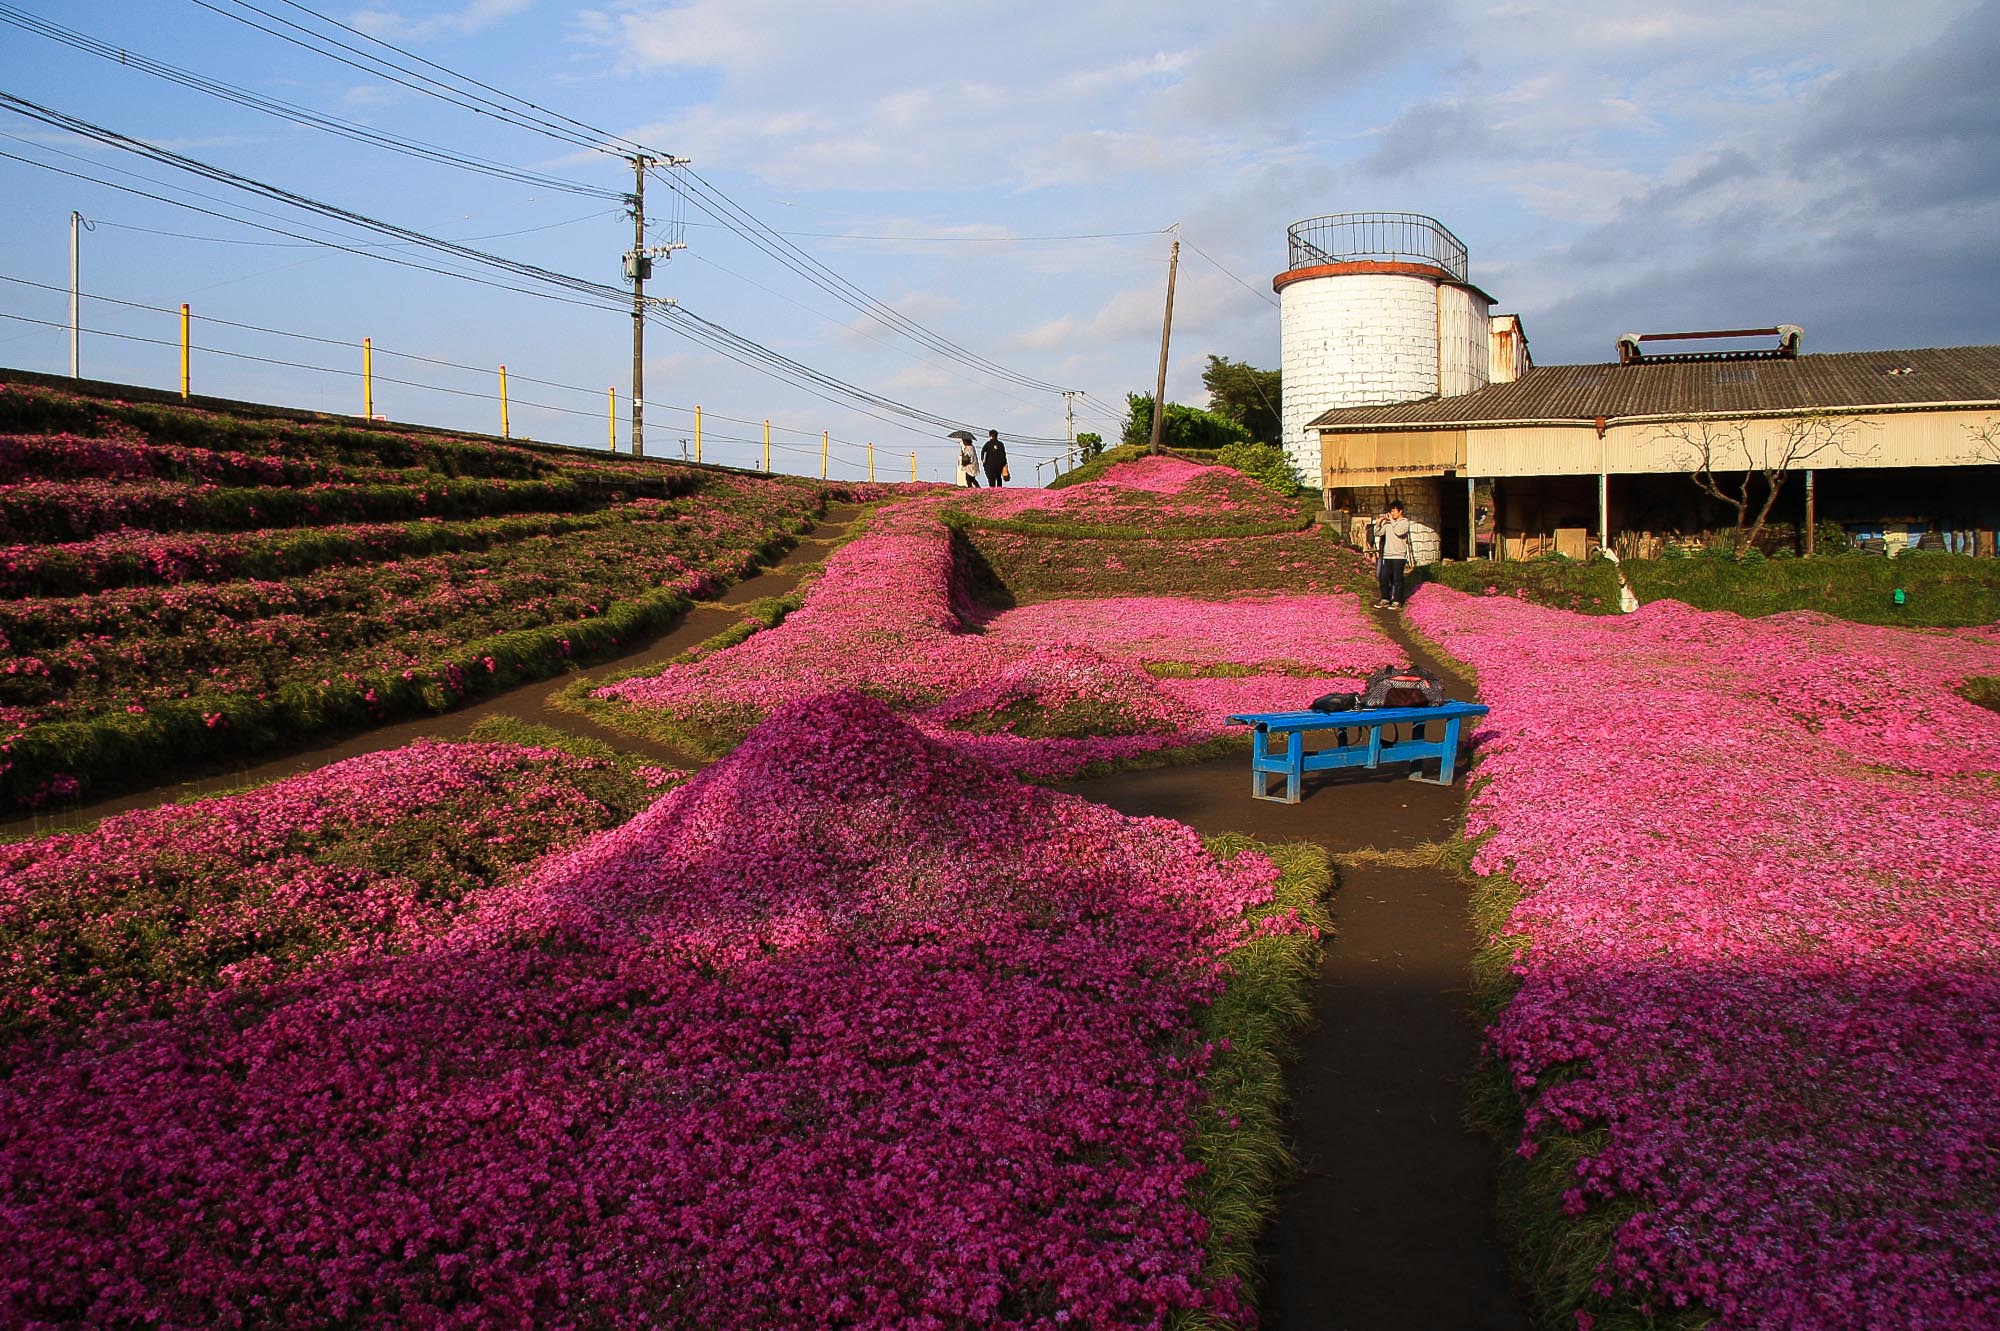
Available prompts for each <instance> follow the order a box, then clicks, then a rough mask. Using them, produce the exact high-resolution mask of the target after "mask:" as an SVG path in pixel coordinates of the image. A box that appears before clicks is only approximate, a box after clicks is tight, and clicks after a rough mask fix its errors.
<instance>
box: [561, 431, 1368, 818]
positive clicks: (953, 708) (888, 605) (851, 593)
mask: <svg viewBox="0 0 2000 1331" xmlns="http://www.w3.org/2000/svg"><path fill="white" fill-rule="evenodd" d="M1156 461H1165V462H1171V463H1174V464H1176V465H1192V464H1180V463H1179V460H1178V459H1164V460H1156ZM1126 470H1132V468H1120V469H1117V471H1126ZM1197 470H1198V471H1200V472H1202V473H1208V472H1215V471H1220V470H1222V469H1220V468H1198V469H1197ZM1115 474H1116V472H1114V475H1115ZM1142 474H1143V469H1142ZM1176 474H1178V473H1176ZM1230 475H1232V476H1233V475H1234V473H1230ZM1111 485H1112V482H1111V481H1110V479H1108V478H1107V479H1106V480H1103V481H1098V482H1093V483H1088V484H1085V485H1080V486H1076V487H1072V488H1071V489H1069V490H1065V491H1058V492H1055V493H1054V494H1050V493H1049V492H1043V491H1024V492H1020V493H1019V494H1016V495H1009V494H1008V493H1007V492H1004V491H1002V492H996V494H995V495H994V499H995V500H996V501H997V500H999V499H1000V498H1001V497H1002V496H1004V497H1005V498H1004V502H1005V503H1007V504H1008V505H1010V508H1011V511H1015V512H1032V511H1040V510H1039V509H1037V504H1039V505H1040V506H1041V508H1044V509H1046V508H1053V507H1054V506H1055V505H1056V504H1057V503H1058V502H1061V501H1063V500H1065V499H1067V497H1068V496H1073V495H1076V494H1078V493H1079V492H1084V493H1085V497H1086V499H1088V497H1089V492H1093V491H1103V490H1107V489H1109V488H1111ZM1158 493H1185V494H1189V495H1194V496H1196V497H1195V498H1194V499H1193V501H1192V503H1193V508H1194V510H1197V511H1198V510H1200V509H1201V508H1203V507H1205V506H1206V504H1207V501H1206V500H1205V499H1202V498H1200V497H1199V494H1198V490H1197V489H1196V487H1193V486H1183V487H1182V488H1181V489H1180V490H1178V491H1160V492H1158ZM953 502H955V501H954V500H952V499H951V498H950V497H947V498H945V499H920V500H915V501H911V502H907V503H903V504H897V505H893V506H890V507H888V508H885V509H883V510H882V511H881V512H879V513H878V514H877V516H876V518H875V519H874V521H873V523H872V524H871V526H870V528H869V530H868V531H867V533H866V534H865V535H864V536H862V537H861V538H859V539H857V540H855V541H852V542H850V543H848V544H847V545H845V546H843V547H842V548H841V549H840V550H839V551H838V552H836V554H835V555H834V557H833V558H832V559H831V560H829V561H828V564H827V568H826V571H825V573H824V575H823V576H822V577H821V578H820V580H819V581H818V582H817V583H816V584H815V585H814V587H813V588H812V590H811V591H810V593H809V594H808V596H807V598H806V601H805V604H804V605H803V606H802V607H801V608H800V609H799V610H798V611H796V612H795V613H793V614H792V615H791V616H790V617H789V618H787V619H786V620H784V621H783V622H782V623H781V624H779V625H778V626H777V627H775V628H772V629H769V630H767V631H765V632H762V633H758V634H756V635H754V636H752V637H750V638H749V639H747V640H745V641H744V642H742V643H740V644H738V645H736V646H734V647H731V648H729V649H727V650H724V651H721V652H717V653H715V654H713V655H710V656H707V657H705V658H703V659H701V660H699V661H694V662H690V663H686V664H682V665H677V666H671V667H669V668H667V669H666V670H665V671H663V672H662V673H661V674H658V675H654V676H649V677H644V678H636V679H630V680H626V681H623V682H621V683H618V684H615V685H611V686H608V687H606V688H604V689H601V690H599V692H598V696H599V697H604V698H612V699H618V700H621V701H624V702H626V703H629V704H631V705H634V706H638V707H645V708H657V709H662V710H665V711H667V712H669V713H670V714H672V715H675V716H676V717H679V718H681V719H684V720H688V721H691V722H693V723H695V724H698V725H704V726H709V727H712V728H715V729H719V730H723V731H730V730H738V731H740V730H742V729H745V728H747V727H748V725H749V724H751V723H752V722H754V720H755V718H756V717H758V716H760V715H763V714H765V713H767V712H769V711H771V710H773V709H775V708H778V707H781V706H784V705H787V704H789V703H793V702H796V701H799V700H802V699H806V698H810V697H813V696H816V695H818V694H822V693H825V692H828V691H830V690H834V689H840V688H858V689H862V690H865V691H866V692H868V693H871V694H873V695H875V696H877V697H879V698H883V699H885V700H887V701H889V702H891V703H892V704H893V705H895V706H896V707H898V708H900V709H903V710H906V711H908V712H910V713H911V715H912V719H913V721H914V723H915V724H916V725H917V726H918V727H919V728H921V729H923V730H924V731H925V732H926V733H928V734H931V735H933V736H934V737H937V738H940V739H949V740H950V742H954V743H962V744H964V745H965V746H966V747H968V748H969V749H970V750H972V751H975V752H978V753H980V754H981V755H982V756H984V757H986V758H987V759H988V760H989V761H992V762H995V763H997V764H999V765H1000V766H1002V767H1005V768H1007V769H1008V770H1010V771H1013V772H1016V773H1017V774H1021V775H1028V776H1033V777H1037V778H1041V777H1056V776H1061V775H1066V774H1069V773H1073V772H1075V771H1077V770H1080V769H1081V768H1082V767H1084V766H1087V765H1089V764H1091V763H1095V762H1103V761H1117V760H1120V759H1124V758H1129V757H1131V756H1133V755H1135V754H1138V753H1143V752H1146V751H1149V750H1152V749H1158V748H1163V747H1168V746H1174V745H1184V744H1192V743H1198V742H1201V741H1203V740H1207V739H1212V738H1214V737H1216V736H1218V735H1220V734H1223V733H1225V728H1224V726H1223V724H1222V723H1223V720H1224V718H1226V717H1227V716H1228V715H1229V714H1230V713H1231V712H1232V711H1237V710H1242V709H1243V708H1244V707H1245V706H1246V705H1248V704H1249V702H1254V703H1255V704H1256V705H1257V706H1258V707H1259V708H1260V709H1264V710H1269V709H1271V708H1276V707H1300V706H1304V705H1305V704H1306V703H1307V702H1309V701H1310V700H1311V699H1312V698H1313V697H1315V696H1317V695H1318V694H1321V693H1325V692H1328V691H1329V690H1331V689H1333V688H1335V687H1338V686H1339V685H1340V684H1341V683H1342V682H1344V681H1349V680H1353V679H1357V678H1358V677H1360V676H1362V675H1364V674H1366V673H1367V672H1368V671H1369V670H1371V669H1373V668H1374V667H1376V666H1378V665H1380V664H1382V662H1383V661H1384V660H1386V659H1387V657H1388V655H1390V654H1391V653H1392V649H1391V648H1390V647H1389V645H1388V644H1387V643H1386V642H1385V641H1383V639H1382V638H1381V637H1380V636H1379V635H1378V634H1377V633H1376V631H1375V630H1374V628H1373V627H1372V625H1370V624H1369V622H1368V621H1367V619H1366V618H1365V617H1364V616H1363V615H1362V613H1361V611H1360V608H1359V606H1358V605H1357V604H1356V602H1355V601H1354V599H1353V598H1352V597H1347V596H1321V595H1296V596H1285V595H1259V596H1254V597H1245V598H1243V599H1240V600H1236V601H1230V602H1218V601H1199V600H1193V599H1189V598H1182V597H1117V598H1110V599H1099V600H1078V601H1057V602H1043V603H1039V604H1033V605H1027V606H1022V607H1019V608H1016V609H1012V610H1008V611H1004V612H1001V613H998V614H990V613H987V612H984V611H982V610H980V608H979V607H977V606H975V605H973V604H972V603H971V601H970V600H969V599H968V598H967V596H966V595H965V593H964V592H963V590H962V588H961V585H960V582H959V579H958V576H957V570H956V567H955V564H954V558H953V553H952V540H951V535H950V532H949V529H948V528H947V527H946V525H945V524H944V522H943V521H942V518H941V511H942V509H943V508H944V507H945V506H946V505H947V504H951V503H953ZM1165 665H1173V666H1181V667H1188V668H1191V669H1192V670H1193V671H1194V672H1199V671H1201V670H1203V669H1212V668H1214V667H1218V666H1230V665H1234V666H1243V667H1251V668H1255V669H1256V671H1257V674H1256V675H1255V676H1253V677H1252V678H1251V680H1244V679H1229V680H1219V679H1207V678H1193V679H1185V678H1184V679H1173V680H1161V679H1157V678H1155V677H1154V676H1153V675H1152V674H1151V673H1149V671H1148V670H1147V669H1146V667H1149V666H1165ZM967 731H972V732H978V733H973V734H964V735H963V738H959V737H958V736H960V735H961V734H963V732H967Z"/></svg>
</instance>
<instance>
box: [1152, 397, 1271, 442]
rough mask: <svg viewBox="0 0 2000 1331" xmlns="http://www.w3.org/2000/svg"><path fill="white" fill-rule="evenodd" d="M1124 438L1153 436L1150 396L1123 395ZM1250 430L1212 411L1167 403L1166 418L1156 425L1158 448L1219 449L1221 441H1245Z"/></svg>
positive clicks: (1247, 440) (1248, 440)
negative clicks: (1124, 412)
mask: <svg viewBox="0 0 2000 1331" xmlns="http://www.w3.org/2000/svg"><path fill="white" fill-rule="evenodd" d="M1125 408H1126V416H1125V438H1124V440H1123V442H1125V443H1128V444H1140V445H1146V444H1149V443H1150V442H1151V441H1152V438H1153V395H1152V394H1151V393H1130V394H1127V395H1126V398H1125ZM1249 442H1250V432H1249V431H1248V430H1246V429H1244V428H1243V427H1242V426H1240V425H1238V424H1237V423H1236V422H1235V421H1232V420H1230V419H1229V418H1228V417H1227V416H1218V415H1216V414H1215V413H1214V412H1212V411H1203V410H1202V409H1201V408H1199V407H1184V406H1182V405H1181V404H1180V403H1178V402H1169V403H1167V419H1166V421H1165V423H1164V424H1163V425H1162V426H1161V428H1160V446H1161V447H1162V448H1221V447H1223V446H1224V445H1225V444H1247V443H1249Z"/></svg>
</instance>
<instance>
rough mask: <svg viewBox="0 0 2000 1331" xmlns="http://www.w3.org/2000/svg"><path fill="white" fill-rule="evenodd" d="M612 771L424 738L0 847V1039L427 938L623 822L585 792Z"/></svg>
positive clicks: (0, 1053) (534, 753)
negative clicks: (517, 870) (464, 905)
mask: <svg viewBox="0 0 2000 1331" xmlns="http://www.w3.org/2000/svg"><path fill="white" fill-rule="evenodd" d="M609 770H610V764H608V763H606V762H603V761H601V760H596V759H586V758H577V757H573V756H571V755H569V754H565V753H558V752H555V751H553V750H548V749H537V748H527V747H522V746H517V745H507V744H437V743H429V742H420V743H418V744H415V745H412V746H410V747H407V748H401V749H393V750H389V751H386V752H382V753H373V754H365V755H363V756H361V757H357V758H350V759H347V760H345V761H343V762H338V763H334V764H332V765H330V766H327V767H323V768H320V769H318V770H317V771H313V772H308V773H306V774H304V775H301V776H296V777H291V778H288V779H287V780H284V781H280V782H277V783H275V784H272V785H269V786H264V787H261V788H259V789H256V790H252V791H248V792H246V793H244V794H240V795H228V796H221V797H217V798H214V799H207V800H202V801H199V802H196V803H193V804H185V805H174V804H169V805H163V806H161V807H159V808H155V809H147V810H142V811H140V812H136V813H128V814H122V815H119V816H118V817H115V818H110V819H107V820H106V821H105V822H104V823H102V824H101V825H99V826H98V827H97V828H96V829H94V830H92V831H89V832H85V833H62V834H57V835H52V836H46V837H38V838H35V839H33V840H28V841H19V842H15V843H13V844H11V845H7V846H0V1044H4V1043H5V1041H7V1040H10V1039H17V1038H19V1037H21V1036H23V1035H25V1034H27V1033H29V1032H32V1031H35V1030H38V1029H40V1028H43V1027H45V1026H47V1025H49V1024H52V1023H53V1024H66V1023H76V1022H87V1021H89V1020H92V1019H95V1018H98V1017H102V1016H120V1015H125V1014H129V1013H130V1012H132V1011H134V1010H138V1009H159V1010H166V1009H169V1008H171V1007H172V1006H173V1005H175V1004H177V1003H179V1002H181V1001H183V1000H185V999H187V998H188V997H189V996H190V995H198V994H199V993H201V992H203V991H205V990H206V989H209V988H212V987H216V986H229V985H240V984H244V983H247V982H253V981H261V980H265V979H269V978H270V977H272V976H275V975H279V974H282V973H283V972H285V971H287V970H290V969H296V968H298V967H300V966H302V965H304V964H306V963H308V962H311V961H314V960H316V959H322V958H325V957H330V956H334V955H338V954H340V953H344V952H351V951H356V950H360V951H368V950H380V949H385V948H392V947H401V946H407V945H408V944H409V943H410V942H411V941H413V940H414V939H417V938H420V937H424V936H427V935H430V934H434V933H437V932H439V931H440V930H442V929H443V928H444V927H445V926H446V925H448V924H449V923H450V922H451V920H452V918H453V916H454V914H455V912H456V909H457V906H458V902H459V899H460V898H461V897H462V896H463V895H464V894H465V893H466V892H468V891H471V890H473V889H474V888H477V887H481V886H485V885H487V884H488V883H490V882H491V881H492V880H494V879H496V878H497V877H498V876H500V874H501V872H502V871H503V870H504V869H506V868H507V867H508V866H511V865H516V864H520V863H523V862H525V861H527V860H529V859H532V858H534V857H536V856H538V855H539V854H540V853H542V852H543V851H545V850H547V849H548V848H550V847H554V846H562V845H568V844H571V843H574V842H576V841H580V840H581V839H583V838H584V837H585V836H587V835H589V834H590V833H593V832H596V831H599V830H601V829H603V828H605V827H607V826H610V825H612V824H613V823H615V822H617V821H619V820H620V819H622V818H623V817H624V816H625V815H624V813H623V812H618V811H616V810H613V809H611V808H607V807H606V805H605V804H604V802H603V801H602V800H601V799H599V798H597V797H595V795H594V794H593V792H592V791H591V790H590V789H588V788H587V787H588V786H589V785H590V784H591V783H592V781H593V780H594V779H598V778H601V777H602V776H603V774H605V773H607V772H609ZM671 779H672V777H671V776H670V775H667V774H662V776H661V777H660V778H659V783H660V784H666V783H667V782H668V781H670V780H671ZM8 1061H9V1052H8V1051H7V1050H5V1049H0V1067H4V1066H6V1064H7V1062H8Z"/></svg>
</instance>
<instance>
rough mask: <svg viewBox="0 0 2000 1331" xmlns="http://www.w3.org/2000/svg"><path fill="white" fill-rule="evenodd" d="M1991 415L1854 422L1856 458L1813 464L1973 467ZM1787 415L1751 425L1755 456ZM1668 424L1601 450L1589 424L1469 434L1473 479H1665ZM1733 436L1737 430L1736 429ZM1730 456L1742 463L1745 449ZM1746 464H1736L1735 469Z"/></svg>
mask: <svg viewBox="0 0 2000 1331" xmlns="http://www.w3.org/2000/svg"><path fill="white" fill-rule="evenodd" d="M1995 418H1996V413H1994V412H1989V411H1925V412H1897V413H1892V414H1888V415H1880V416H1856V417H1851V418H1842V419H1851V420H1853V421H1854V422H1855V429H1854V433H1853V435H1852V442H1851V443H1850V444H1849V449H1850V453H1851V456H1849V455H1843V454H1842V453H1840V452H1838V451H1837V450H1832V449H1829V450H1827V451H1826V452H1824V453H1822V454H1820V455H1819V456H1818V457H1815V458H1813V459H1812V461H1811V463H1810V465H1811V466H1813V467H1814V468H1816V469H1819V470H1822V471H1834V470H1841V469H1846V468H1867V467H1952V466H1970V465H1976V464H1975V461H1974V459H1973V457H1972V439H1971V435H1970V429H1969V428H1968V427H1972V428H1976V427H1979V426H1982V425H1984V424H1986V423H1987V422H1989V421H1992V420H1994V419H1995ZM1789 419H1791V418H1789V417H1780V418H1777V419H1774V420H1766V421H1751V422H1748V426H1749V429H1748V432H1747V439H1748V441H1749V444H1750V448H1751V451H1752V455H1753V456H1760V455H1761V451H1762V450H1763V449H1764V448H1766V447H1768V446H1771V445H1773V444H1775V443H1776V442H1777V441H1778V439H1779V436H1780V435H1781V434H1782V433H1783V429H1784V423H1785V421H1786V420H1789ZM1667 428H1669V427H1668V425H1667V424H1664V423H1648V424H1637V425H1613V426H1612V427H1610V429H1609V430H1607V431H1606V432H1605V439H1604V441H1603V444H1602V445H1600V444H1599V442H1598V438H1597V431H1596V429H1595V428H1594V427H1592V426H1590V425H1587V424H1578V425H1528V426H1497V427H1493V428H1489V429H1478V428H1475V429H1471V430H1468V431H1467V432H1466V442H1465V455H1466V458H1465V468H1464V470H1465V471H1466V473H1467V474H1468V475H1472V476H1479V477H1486V476H1584V475H1596V474H1597V472H1598V470H1599V468H1600V467H1603V466H1607V465H1608V467H1609V470H1610V471H1611V474H1612V475H1614V476H1616V475H1632V474H1639V473H1647V474H1663V473H1670V472H1683V471H1686V470H1688V466H1687V465H1686V461H1685V455H1686V454H1687V453H1688V452H1689V450H1688V447H1687V445H1686V444H1684V443H1682V442H1681V441H1680V440H1678V439H1673V438H1671V437H1669V436H1667V435H1666V433H1665V431H1666V430H1667ZM1731 428H1732V430H1733V426H1732V427H1731ZM1731 451H1732V455H1733V456H1735V457H1736V458H1738V459H1740V458H1741V457H1742V454H1741V452H1740V451H1737V450H1734V446H1733V444H1732V445H1731ZM1740 468H1741V463H1740V461H1739V463H1738V469H1740Z"/></svg>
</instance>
